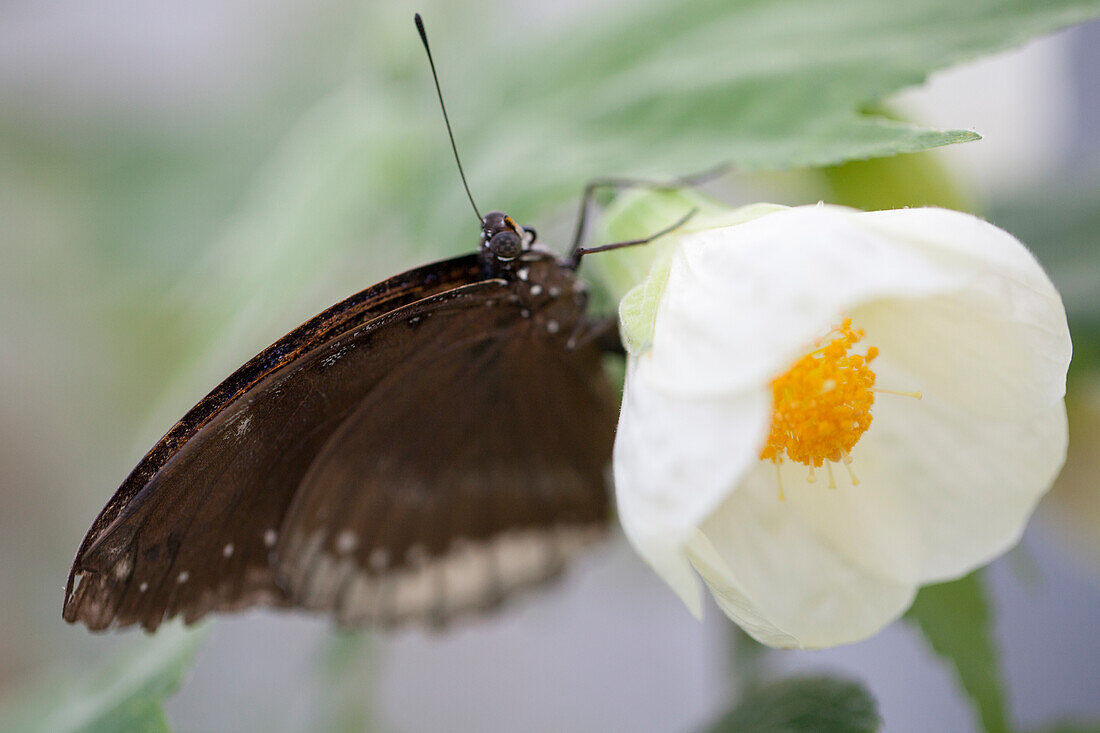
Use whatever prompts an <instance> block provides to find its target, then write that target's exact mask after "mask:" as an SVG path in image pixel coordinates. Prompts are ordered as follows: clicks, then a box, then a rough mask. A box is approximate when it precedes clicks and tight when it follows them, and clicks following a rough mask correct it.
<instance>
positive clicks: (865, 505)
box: [788, 370, 1067, 583]
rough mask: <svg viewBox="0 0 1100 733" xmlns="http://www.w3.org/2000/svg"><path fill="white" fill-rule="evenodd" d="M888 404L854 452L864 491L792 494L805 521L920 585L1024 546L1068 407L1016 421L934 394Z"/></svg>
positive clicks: (1055, 460) (881, 568) (1053, 466)
mask: <svg viewBox="0 0 1100 733" xmlns="http://www.w3.org/2000/svg"><path fill="white" fill-rule="evenodd" d="M884 372H885V370H884ZM886 399H889V398H883V402H882V403H881V404H879V405H876V409H875V419H874V422H873V423H872V425H871V428H870V429H869V430H868V431H867V433H866V434H865V435H864V437H863V440H861V441H860V444H859V445H858V446H857V447H856V450H855V451H853V454H852V455H853V457H854V462H853V467H854V469H855V471H856V472H857V474H858V476H859V478H860V480H861V483H860V485H859V486H856V487H851V486H849V485H847V484H846V482H841V487H840V489H838V490H837V491H821V490H820V489H814V488H810V487H806V488H804V487H801V486H799V487H798V490H797V491H788V497H789V498H790V499H791V501H790V503H791V504H792V505H793V506H795V507H797V509H798V510H799V513H800V514H801V516H802V518H803V520H804V521H805V522H806V523H807V524H808V525H810V526H812V527H814V530H815V531H816V532H817V533H818V534H821V535H823V536H827V537H828V538H829V540H830V542H832V543H833V544H834V545H835V546H836V547H838V548H839V549H840V550H841V551H842V552H844V553H845V554H846V555H847V556H848V557H849V558H850V559H851V561H852V562H858V563H860V564H861V565H863V566H864V567H867V568H870V569H873V570H875V571H877V572H879V573H882V574H885V575H889V576H891V577H895V578H898V579H901V580H908V581H913V582H919V583H928V582H935V581H939V580H946V579H950V578H954V577H958V576H960V575H962V574H964V573H966V572H969V571H970V570H972V569H974V568H976V567H979V566H981V565H983V564H985V563H987V562H989V561H990V560H992V559H993V558H994V557H996V556H998V555H999V554H1001V553H1003V552H1004V551H1006V550H1007V549H1009V548H1010V547H1012V546H1013V545H1014V544H1016V542H1017V541H1018V540H1019V538H1020V535H1021V533H1022V532H1023V530H1024V526H1025V525H1026V523H1027V520H1028V518H1029V517H1030V516H1031V513H1032V511H1034V508H1035V504H1036V503H1037V502H1038V501H1039V499H1040V498H1041V497H1042V496H1043V494H1045V493H1046V491H1047V489H1048V488H1049V486H1050V484H1051V482H1052V481H1053V480H1054V478H1055V476H1056V475H1057V473H1058V470H1059V469H1060V468H1061V465H1062V462H1063V460H1064V459H1065V451H1066V438H1067V435H1066V417H1065V409H1064V407H1063V405H1062V403H1061V402H1060V401H1059V402H1057V403H1055V404H1053V405H1050V406H1048V407H1047V409H1046V410H1043V411H1041V412H1038V413H1036V414H1034V415H1032V416H1031V417H1030V418H1029V419H1028V420H1025V421H1011V420H990V419H986V418H982V417H977V416H975V415H974V414H973V413H971V412H969V411H967V410H966V409H965V408H960V406H959V405H958V404H956V403H955V402H953V401H951V400H944V399H942V398H941V397H940V396H939V395H938V394H936V393H935V392H934V391H931V392H929V391H926V392H925V398H924V399H923V400H922V401H920V402H917V401H915V400H907V399H906V398H903V397H897V398H893V400H891V401H890V402H885V400H886ZM792 494H795V495H794V496H792Z"/></svg>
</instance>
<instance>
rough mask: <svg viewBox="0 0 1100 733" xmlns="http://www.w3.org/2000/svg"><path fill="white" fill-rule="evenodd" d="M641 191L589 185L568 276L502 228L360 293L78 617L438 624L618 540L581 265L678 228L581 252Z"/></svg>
mask: <svg viewBox="0 0 1100 733" xmlns="http://www.w3.org/2000/svg"><path fill="white" fill-rule="evenodd" d="M416 21H417V27H418V29H419V30H420V34H421V38H422V39H423V41H424V46H425V49H427V48H428V45H427V37H426V35H425V33H424V29H423V24H422V22H421V21H420V18H419V16H417V18H416ZM428 58H429V62H431V52H430V50H428ZM431 68H432V74H433V78H435V66H434V62H432V63H431ZM436 90H437V92H438V91H439V82H438V79H436ZM440 102H441V103H442V94H440ZM443 112H444V118H445V119H446V109H445V108H444V110H443ZM447 130H448V134H449V135H451V142H452V146H453V144H454V138H453V134H452V133H451V128H450V122H449V120H447ZM455 158H456V160H457V158H458V154H457V150H456V152H455ZM459 170H460V173H461V163H459ZM636 183H637V182H634V181H615V180H612V181H597V182H594V183H593V184H590V185H589V187H588V188H587V189H586V192H585V196H584V198H583V199H582V204H581V214H580V216H579V218H578V226H577V235H576V237H575V243H574V246H573V249H572V252H571V254H570V255H569V256H568V257H567V258H566V259H565V260H559V259H558V258H557V257H555V256H554V255H553V254H552V253H550V252H549V251H546V250H544V249H542V248H540V247H539V246H537V245H536V244H535V232H534V230H533V229H531V228H529V227H527V228H522V227H520V226H518V225H517V224H516V222H515V221H513V220H512V219H511V217H509V216H506V215H505V214H503V213H501V212H491V213H489V214H488V215H486V216H484V217H481V243H480V246H479V248H478V251H477V252H475V253H473V254H469V255H465V256H462V257H457V258H454V259H450V260H445V261H442V262H436V263H433V264H429V265H425V266H424V267H419V268H416V269H414V270H410V271H408V272H404V273H402V274H400V275H397V276H395V277H392V278H390V279H388V280H385V281H383V282H381V283H379V284H377V285H375V286H373V287H370V288H367V289H366V290H364V291H362V292H360V293H357V294H356V295H353V296H351V297H350V298H348V299H347V300H344V301H343V302H341V303H338V304H337V305H335V306H333V307H332V308H329V309H328V310H326V311H325V312H323V313H321V314H320V315H318V316H316V317H314V318H313V319H311V320H309V321H308V322H307V323H305V324H304V325H302V326H300V327H299V328H297V329H295V330H294V331H292V332H291V333H289V334H288V335H286V336H284V337H283V338H282V339H280V340H279V341H277V342H276V343H275V344H273V345H272V346H270V347H268V348H267V349H265V350H264V351H263V352H261V353H260V354H259V355H258V356H256V357H255V358H253V359H251V360H250V361H249V362H248V363H247V364H245V365H244V366H242V367H241V368H240V369H238V370H237V371H236V372H234V373H233V374H232V375H231V376H230V377H229V378H228V379H226V380H225V381H224V382H222V383H221V384H220V385H218V386H217V387H216V388H215V389H214V390H213V391H212V392H211V393H210V394H209V395H207V396H206V397H205V398H204V399H203V400H202V401H201V402H199V403H198V404H197V405H196V406H195V407H194V408H192V409H191V411H190V412H188V413H187V414H186V415H185V416H184V417H183V419H182V420H180V421H179V422H178V423H177V424H176V425H175V426H174V427H173V428H172V429H171V430H170V431H168V434H167V435H165V436H164V437H163V438H162V439H161V440H160V442H158V443H157V444H156V445H155V446H154V447H153V449H152V450H151V451H149V453H148V454H147V455H146V456H145V458H143V459H142V461H141V462H140V463H139V464H138V466H137V468H135V469H134V470H133V472H132V473H131V474H130V476H129V477H128V478H127V479H126V480H125V481H124V482H123V484H122V486H121V487H120V488H119V489H118V491H117V492H116V493H115V495H114V496H113V497H112V498H111V500H110V501H109V502H108V503H107V506H106V507H104V509H103V510H102V512H100V514H99V516H98V517H97V518H96V520H95V522H94V523H93V524H92V527H91V529H90V530H89V531H88V534H87V536H86V537H85V538H84V541H83V543H82V544H81V546H80V549H79V551H78V552H77V555H76V559H75V560H74V562H73V567H72V570H71V572H70V574H69V580H68V583H67V585H66V589H65V607H64V617H65V620H67V621H69V622H73V623H75V622H82V623H84V624H85V625H87V626H88V628H90V629H94V630H100V629H106V628H109V627H121V626H129V625H131V624H140V625H141V626H143V627H144V628H145V629H147V630H149V631H152V630H154V629H156V628H157V627H158V626H159V625H160V623H161V622H162V621H164V620H166V619H169V618H172V617H174V616H183V619H184V621H185V622H188V623H190V622H193V621H195V620H197V619H199V618H201V617H202V616H204V615H205V614H207V613H209V612H211V611H230V610H237V609H241V608H245V607H248V606H252V605H257V604H266V605H272V606H291V607H300V608H306V609H311V610H316V611H324V612H328V613H331V614H333V615H334V616H335V618H336V619H337V620H338V621H339V622H340V623H341V624H347V625H356V626H372V627H387V626H391V625H394V624H398V623H402V622H405V621H410V620H414V621H426V622H429V623H436V624H438V623H442V622H444V621H446V620H447V619H449V618H451V617H453V616H455V615H458V614H462V613H464V612H470V611H476V610H480V609H485V608H489V607H492V606H494V605H496V604H498V603H499V602H500V601H501V599H503V598H504V597H505V596H506V595H507V594H509V593H511V592H512V591H514V590H516V589H518V588H522V587H525V586H531V585H534V584H537V583H540V582H541V581H544V580H546V579H548V578H551V577H553V576H555V575H556V574H558V573H559V572H560V571H561V569H562V567H563V565H564V564H565V562H566V561H567V560H568V559H569V558H570V557H571V556H573V555H574V554H576V553H577V551H578V550H580V549H581V548H583V547H584V546H586V545H587V544H589V543H591V542H592V541H594V540H597V539H598V538H600V537H601V536H602V535H603V534H604V533H605V532H606V528H607V526H608V519H609V500H608V490H607V486H606V482H605V470H606V467H607V464H608V462H609V460H610V456H611V445H612V439H613V435H614V429H615V422H616V418H617V411H618V408H617V400H616V395H615V394H614V391H613V389H612V388H611V386H610V385H609V384H608V382H607V380H606V378H605V376H604V373H603V371H602V368H601V352H602V350H604V349H605V348H611V349H614V348H615V347H616V345H617V343H618V340H617V337H616V334H615V333H614V324H613V322H611V321H608V320H602V321H593V320H591V319H589V317H588V316H587V313H586V304H587V294H586V291H585V289H584V284H583V282H582V281H580V280H579V279H578V278H577V276H576V270H577V267H578V266H579V264H580V262H581V257H582V256H583V255H584V254H587V253H590V252H596V251H602V250H606V249H611V248H614V247H620V246H627V245H631V244H639V243H643V242H646V241H650V240H651V239H653V238H655V237H657V236H660V235H661V234H663V233H665V232H667V231H669V230H671V229H672V228H674V227H676V226H679V224H680V223H682V221H683V220H681V221H680V222H677V223H676V224H674V225H673V227H669V228H668V229H666V230H664V231H662V232H658V233H657V234H655V235H653V237H647V238H646V239H644V240H634V241H631V242H619V243H615V244H612V245H604V246H603V247H594V248H588V249H586V248H583V247H581V246H579V243H580V240H581V237H582V235H583V231H584V221H585V217H586V213H587V211H588V208H589V206H588V204H589V201H590V199H591V197H592V194H593V192H594V191H595V190H596V189H597V188H599V187H601V186H617V185H633V184H636ZM463 185H466V181H465V176H463ZM466 191H467V194H468V195H469V188H468V187H467V189H466ZM470 202H471V204H473V197H472V196H470ZM474 210H475V211H477V206H476V204H474ZM479 217H480V214H479ZM685 219H686V217H685Z"/></svg>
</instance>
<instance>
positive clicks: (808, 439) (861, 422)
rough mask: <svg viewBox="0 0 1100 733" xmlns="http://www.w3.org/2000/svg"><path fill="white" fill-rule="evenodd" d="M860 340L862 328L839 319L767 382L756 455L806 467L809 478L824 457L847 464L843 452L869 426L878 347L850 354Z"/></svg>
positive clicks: (825, 459)
mask: <svg viewBox="0 0 1100 733" xmlns="http://www.w3.org/2000/svg"><path fill="white" fill-rule="evenodd" d="M862 338H863V331H862V330H857V329H853V328H852V319H851V318H845V319H844V322H843V323H841V325H840V326H839V327H836V328H834V329H833V330H832V331H830V332H829V333H828V334H826V335H825V337H824V338H823V339H821V340H819V341H818V342H817V343H816V344H815V346H816V348H814V349H813V350H812V351H810V353H808V354H806V355H805V356H803V357H802V358H801V359H799V360H798V361H797V362H795V364H794V366H792V367H791V368H790V369H789V370H787V372H786V373H784V374H782V375H780V376H779V377H776V378H775V379H774V380H773V381H772V424H771V432H770V434H769V435H768V440H767V443H765V444H764V448H763V450H762V451H761V452H760V458H761V459H763V460H770V461H772V462H773V463H775V464H777V465H778V464H779V463H780V462H781V461H782V460H783V459H784V458H786V459H788V460H791V461H795V462H797V463H801V464H803V465H805V466H809V467H810V480H811V481H812V480H813V470H814V468H820V467H821V465H822V464H823V463H825V461H832V462H838V461H844V462H845V465H847V463H848V462H849V461H850V459H849V458H848V453H849V451H851V450H852V448H853V447H854V446H855V444H856V443H858V442H859V439H860V437H861V436H862V435H863V433H864V432H866V431H867V428H869V427H870V426H871V405H873V404H874V401H875V395H874V391H873V387H874V384H875V373H874V372H873V371H871V367H870V363H871V362H872V361H874V359H875V357H876V356H878V349H877V348H876V347H874V346H872V347H870V348H868V349H867V353H866V356H864V355H860V354H853V353H850V352H851V350H852V347H853V346H855V345H856V344H857V343H859V341H860V340H861V339H862ZM829 468H830V471H829V473H830V476H831V475H832V468H831V466H830V467H829ZM852 478H853V483H858V482H857V481H856V480H855V477H854V476H853V477H852ZM830 483H831V484H833V485H835V482H830Z"/></svg>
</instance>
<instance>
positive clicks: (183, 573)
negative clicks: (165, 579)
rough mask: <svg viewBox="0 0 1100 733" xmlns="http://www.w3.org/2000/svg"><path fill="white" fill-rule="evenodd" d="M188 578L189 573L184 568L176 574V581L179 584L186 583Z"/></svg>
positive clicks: (189, 576) (189, 577)
mask: <svg viewBox="0 0 1100 733" xmlns="http://www.w3.org/2000/svg"><path fill="white" fill-rule="evenodd" d="M190 579H191V573H189V572H187V571H186V570H183V571H181V572H180V574H179V575H177V576H176V582H177V583H179V584H180V585H182V584H184V583H186V582H187V581H188V580H190Z"/></svg>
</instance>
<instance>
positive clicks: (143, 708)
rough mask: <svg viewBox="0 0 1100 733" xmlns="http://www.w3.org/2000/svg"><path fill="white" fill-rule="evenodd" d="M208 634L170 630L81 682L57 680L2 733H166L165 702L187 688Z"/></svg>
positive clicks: (14, 710) (6, 720)
mask: <svg viewBox="0 0 1100 733" xmlns="http://www.w3.org/2000/svg"><path fill="white" fill-rule="evenodd" d="M204 636H205V634H204V633H203V632H202V631H195V630H189V631H185V630H184V629H183V628H182V627H181V626H179V625H177V624H172V625H170V626H166V627H164V628H163V629H162V630H161V631H160V633H158V634H157V635H156V637H155V638H153V639H151V640H149V641H147V642H145V643H142V644H139V645H138V646H136V647H132V648H131V649H130V650H129V651H128V652H127V653H126V654H124V655H122V656H120V657H119V658H117V659H115V660H113V661H112V662H111V663H109V664H107V665H105V666H103V667H102V668H100V669H96V670H93V671H92V672H90V673H89V674H86V675H85V676H84V677H82V678H81V679H78V680H62V679H57V680H54V681H53V682H51V683H50V684H49V685H43V686H42V688H41V689H40V690H39V691H38V692H37V693H36V694H34V695H33V696H31V697H30V698H29V699H27V700H25V701H23V702H21V703H20V704H19V705H18V706H14V707H11V708H10V709H5V710H4V711H3V716H2V717H0V731H4V733H16V732H17V731H18V732H19V733H119V732H120V731H141V732H142V733H167V732H168V731H170V730H171V729H170V727H169V725H168V721H167V720H166V719H165V717H164V711H163V710H162V709H161V701H162V700H163V699H164V698H166V697H168V696H169V695H171V694H172V693H174V692H175V691H176V690H177V689H178V688H179V686H180V684H181V683H182V682H183V678H184V676H185V675H186V673H187V670H188V668H189V667H190V666H191V661H192V659H193V658H194V656H195V651H196V650H197V649H198V647H199V644H200V643H201V641H202V639H203V637H204Z"/></svg>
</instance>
